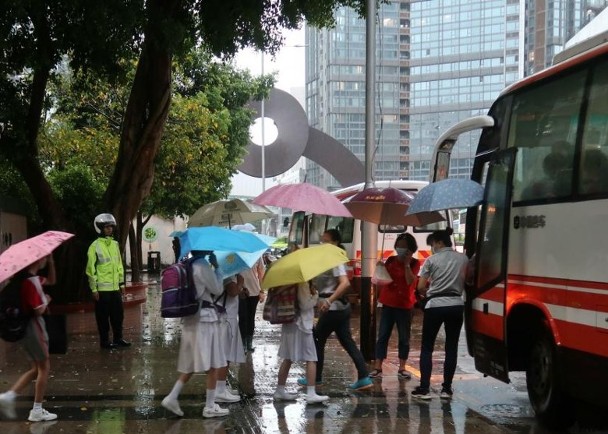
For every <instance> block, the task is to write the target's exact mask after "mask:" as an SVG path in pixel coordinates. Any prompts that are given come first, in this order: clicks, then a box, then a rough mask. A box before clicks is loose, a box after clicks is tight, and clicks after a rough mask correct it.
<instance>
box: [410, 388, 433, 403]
mask: <svg viewBox="0 0 608 434" xmlns="http://www.w3.org/2000/svg"><path fill="white" fill-rule="evenodd" d="M412 396H413V397H414V398H418V399H424V400H429V399H431V398H432V397H431V394H430V392H429V390H428V389H423V388H421V387H420V386H418V387H416V388H415V389H414V390H412Z"/></svg>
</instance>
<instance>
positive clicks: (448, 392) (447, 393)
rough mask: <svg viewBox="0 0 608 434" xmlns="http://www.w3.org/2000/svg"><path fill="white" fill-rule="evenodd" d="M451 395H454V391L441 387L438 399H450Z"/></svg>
mask: <svg viewBox="0 0 608 434" xmlns="http://www.w3.org/2000/svg"><path fill="white" fill-rule="evenodd" d="M452 395H454V390H452V388H451V387H443V388H442V389H441V393H440V394H439V397H440V398H442V399H452Z"/></svg>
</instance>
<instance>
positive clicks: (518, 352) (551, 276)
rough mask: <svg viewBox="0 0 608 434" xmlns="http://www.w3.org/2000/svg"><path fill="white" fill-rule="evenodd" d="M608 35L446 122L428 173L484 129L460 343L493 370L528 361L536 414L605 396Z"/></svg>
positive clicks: (546, 416)
mask: <svg viewBox="0 0 608 434" xmlns="http://www.w3.org/2000/svg"><path fill="white" fill-rule="evenodd" d="M606 40H607V39H606V35H604V36H603V39H601V38H600V39H598V44H597V45H596V46H595V47H594V48H591V49H588V50H586V51H584V52H581V53H577V54H575V55H573V56H570V57H568V56H567V55H563V56H562V57H563V58H564V60H562V61H561V63H558V64H556V65H554V66H552V67H550V68H548V69H546V70H544V71H542V72H540V73H538V74H535V75H533V76H530V77H528V78H525V79H523V80H521V81H519V82H518V83H515V84H514V85H512V86H510V87H509V88H507V89H506V90H505V91H503V92H502V94H501V95H500V96H499V97H498V99H497V100H496V101H495V102H494V104H493V105H492V107H491V109H490V111H489V113H488V115H487V116H479V117H476V118H472V119H469V120H467V121H464V122H462V123H460V124H458V125H455V126H454V127H452V128H451V129H450V130H448V131H447V132H446V133H444V134H443V135H442V137H441V138H440V139H439V140H438V142H437V145H436V148H435V156H434V169H433V170H432V174H431V180H438V179H440V178H443V177H445V176H446V174H447V173H449V159H450V154H451V151H452V149H453V146H454V144H455V143H456V141H457V139H458V136H459V134H461V133H463V132H466V131H470V130H473V129H476V128H479V129H481V136H480V140H479V146H478V148H477V153H476V157H475V161H474V166H473V169H472V174H471V178H472V179H473V180H475V181H478V182H480V183H481V184H483V185H484V186H485V198H484V203H483V205H481V206H479V207H478V208H470V209H469V210H468V212H467V218H466V233H465V252H466V253H467V254H468V256H469V257H472V256H473V255H475V260H474V262H475V281H474V284H473V285H472V286H471V287H469V288H468V289H467V302H466V310H465V312H466V316H465V324H466V332H467V344H468V349H469V353H470V354H471V355H472V356H473V357H474V359H475V365H476V368H477V369H478V370H479V371H481V372H483V373H485V374H488V375H490V376H492V377H495V378H497V379H499V380H502V381H505V382H509V373H510V372H512V371H525V372H526V382H527V389H528V395H529V398H530V401H531V403H532V406H533V408H534V410H535V412H536V415H537V416H538V417H539V418H540V419H541V420H542V421H544V422H545V423H547V424H551V425H559V424H563V423H567V422H571V421H572V417H573V411H572V408H573V407H572V406H570V404H572V403H573V402H574V401H575V400H576V401H578V402H588V403H593V404H595V405H599V406H601V407H605V408H608V393H606V390H607V386H608V43H606V42H605V41H606ZM602 41H603V42H602ZM591 45H593V44H591ZM566 54H567V53H566Z"/></svg>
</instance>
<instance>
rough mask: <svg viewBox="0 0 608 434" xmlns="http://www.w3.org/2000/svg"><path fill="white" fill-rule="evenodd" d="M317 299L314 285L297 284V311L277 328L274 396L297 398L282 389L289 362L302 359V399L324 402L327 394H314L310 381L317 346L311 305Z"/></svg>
mask: <svg viewBox="0 0 608 434" xmlns="http://www.w3.org/2000/svg"><path fill="white" fill-rule="evenodd" d="M318 299H319V294H318V293H317V291H316V289H315V288H314V287H311V286H309V285H308V283H300V284H299V285H298V308H299V310H298V315H297V317H296V320H295V322H293V323H291V324H283V326H282V329H281V344H280V346H279V357H281V358H282V359H283V362H282V363H281V366H280V367H279V375H278V384H277V388H276V390H275V392H274V395H273V397H274V399H275V400H282V401H293V400H295V399H296V398H297V395H296V394H294V393H289V392H287V391H286V390H285V383H286V381H287V375H288V374H289V369H290V368H291V364H292V362H306V378H307V380H308V381H309V383H308V384H312V386H309V387H307V391H306V402H307V403H308V404H314V403H317V402H324V401H327V400H328V399H329V396H324V395H317V392H316V391H315V386H314V384H315V383H314V381H315V376H316V374H317V350H316V348H315V341H314V339H313V336H312V326H313V321H314V317H315V313H314V308H315V305H316V304H317V301H318Z"/></svg>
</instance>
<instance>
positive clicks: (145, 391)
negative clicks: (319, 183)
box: [0, 285, 590, 434]
mask: <svg viewBox="0 0 608 434" xmlns="http://www.w3.org/2000/svg"><path fill="white" fill-rule="evenodd" d="M158 291H159V290H158V287H157V285H151V286H150V288H149V290H148V300H147V302H146V306H145V309H144V311H143V313H142V323H141V326H138V327H134V328H132V329H130V330H127V335H128V336H127V337H128V338H129V339H131V340H132V341H133V343H134V345H133V347H132V348H130V349H127V350H114V351H101V350H99V348H98V341H97V336H93V335H75V336H71V337H70V346H69V352H68V354H67V355H60V356H57V355H54V356H52V361H51V378H50V381H49V387H48V394H47V402H46V403H45V406H46V407H47V408H48V409H49V410H51V411H53V412H56V413H57V414H58V415H59V420H58V421H56V422H46V423H29V422H26V421H25V420H26V417H27V413H28V411H29V409H30V407H31V401H32V398H31V391H30V392H29V393H28V395H27V396H24V397H20V398H19V399H18V401H17V412H18V416H19V419H18V420H16V421H1V422H0V433H1V434H17V433H34V434H43V433H48V434H52V433H91V434H97V433H99V434H118V433H128V434H135V433H151V434H156V433H164V434H180V433H190V432H197V433H198V432H202V433H214V434H220V433H281V434H285V433H290V434H296V433H345V434H347V433H393V432H394V433H417V434H422V433H425V434H426V433H431V432H432V433H448V434H451V433H507V432H517V433H535V434H541V433H547V432H551V431H547V430H544V429H542V428H540V427H538V425H537V424H536V422H535V420H534V417H533V414H532V411H531V409H530V406H529V404H528V400H527V395H526V393H525V382H524V380H523V377H521V376H520V377H515V379H514V382H513V383H512V384H510V385H505V384H502V383H499V382H497V381H495V380H491V379H483V378H482V376H481V375H480V374H479V373H477V372H476V371H475V369H474V367H473V364H472V361H471V359H470V358H469V357H468V356H466V347H465V343H464V338H463V340H462V342H461V348H460V358H459V365H458V370H457V373H456V377H455V390H456V395H455V398H454V400H453V401H451V402H450V401H447V402H445V401H442V400H440V399H439V397H438V396H437V397H434V398H433V400H431V401H430V402H420V401H417V400H415V399H413V398H411V397H410V395H409V392H410V391H411V390H412V389H413V388H414V387H415V386H416V385H417V384H418V381H417V378H416V376H417V374H418V370H417V367H418V357H419V351H418V349H419V347H420V319H421V318H420V315H417V316H416V317H415V319H414V329H413V337H412V343H411V347H412V352H411V358H410V360H409V362H410V370H411V371H412V372H413V373H414V377H415V378H414V379H413V380H411V381H400V380H398V379H397V368H398V366H397V364H396V362H397V349H396V342H395V339H393V342H391V346H390V348H389V355H388V359H387V362H386V363H385V366H384V369H383V374H384V377H383V378H382V379H379V380H376V381H375V382H374V387H373V389H372V390H369V391H365V392H361V393H353V392H349V391H348V390H347V389H346V385H347V384H349V383H350V382H351V381H352V380H353V379H354V378H355V377H356V372H355V370H354V366H353V364H352V363H351V361H350V359H349V358H348V356H347V355H346V353H345V352H344V351H343V350H342V349H341V348H340V346H339V344H338V342H337V340H335V339H330V340H329V341H328V349H327V354H326V368H325V378H324V385H323V386H322V391H323V393H325V394H328V395H329V396H330V397H331V399H330V401H329V403H328V404H318V405H308V406H307V405H306V404H305V402H304V401H303V398H300V399H299V400H298V401H296V402H292V403H278V402H274V401H273V399H272V393H273V392H274V387H275V384H276V377H277V371H278V366H279V362H280V360H279V359H278V357H277V352H278V344H279V333H280V327H277V326H272V325H270V324H268V323H266V322H265V321H262V320H261V318H260V319H259V321H258V323H257V332H256V338H255V346H256V349H255V351H254V352H253V353H251V354H249V355H248V357H247V363H245V364H242V365H240V366H234V367H231V376H230V377H229V383H231V385H232V386H233V387H235V388H238V389H239V390H240V392H241V394H242V396H243V400H242V401H241V402H240V403H236V404H231V405H230V410H231V413H230V416H228V417H225V418H223V419H221V420H217V419H211V420H205V419H203V418H202V417H201V412H202V408H203V402H204V393H205V391H204V388H205V386H204V384H205V378H204V375H195V376H194V378H193V379H192V380H191V381H190V382H189V383H188V384H187V385H186V386H185V387H184V390H183V392H182V395H181V396H180V404H181V407H182V409H183V410H184V413H185V415H184V417H183V418H182V419H177V418H175V417H173V416H172V415H171V414H169V413H168V412H167V411H166V410H164V409H163V408H162V407H161V406H160V401H161V399H162V398H163V397H164V396H165V395H166V394H167V393H168V392H169V391H170V390H171V387H172V386H173V383H174V381H175V379H176V372H175V367H176V361H177V350H178V346H179V320H163V319H162V318H160V316H159V315H158V305H159V297H158V295H159V294H158ZM358 323H359V322H358V318H357V317H356V315H355V318H353V330H354V333H353V334H354V335H355V340H358V336H357V335H358ZM440 339H441V337H440ZM441 346H442V345H441V342H438V348H441ZM442 357H443V354H442V352H441V351H437V352H436V353H435V357H434V359H435V366H434V368H433V369H434V374H435V375H434V377H433V384H434V385H439V384H440V383H441V380H442V378H441V364H442V362H443V359H442ZM0 360H2V359H1V358H0ZM26 367H27V362H26V358H25V357H24V355H23V353H22V352H21V350H19V351H13V350H12V347H9V348H8V349H6V352H5V354H4V362H2V363H1V364H0V370H1V372H0V375H1V377H0V390H3V389H6V388H7V387H8V386H9V385H10V384H12V383H13V382H14V380H15V379H16V378H17V376H18V375H19V373H21V372H23V370H24V369H25V368H26ZM303 374H304V369H303V366H302V365H297V364H296V365H294V366H293V367H292V370H291V372H290V376H289V379H288V384H287V387H288V389H291V390H293V391H299V392H301V393H303V392H304V391H303V390H302V389H300V388H298V386H297V384H296V380H297V378H299V377H300V376H303ZM573 432H577V431H576V430H574V431H573ZM586 432H590V431H586Z"/></svg>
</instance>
